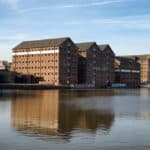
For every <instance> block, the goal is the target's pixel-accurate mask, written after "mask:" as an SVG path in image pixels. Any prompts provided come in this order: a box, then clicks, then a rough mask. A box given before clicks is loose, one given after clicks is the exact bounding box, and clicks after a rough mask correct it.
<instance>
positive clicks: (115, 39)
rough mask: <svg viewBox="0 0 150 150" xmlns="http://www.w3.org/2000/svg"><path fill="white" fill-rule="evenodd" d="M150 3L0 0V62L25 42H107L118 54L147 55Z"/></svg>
mask: <svg viewBox="0 0 150 150" xmlns="http://www.w3.org/2000/svg"><path fill="white" fill-rule="evenodd" d="M149 8H150V0H26V1H25V0H0V59H5V60H11V50H12V48H13V47H14V46H15V45H16V44H18V43H20V42H21V41H24V40H33V39H45V38H46V39H47V38H54V37H68V36H69V37H71V38H72V39H73V40H74V41H75V42H84V41H96V42H97V43H100V44H103V43H109V44H110V45H111V47H112V49H113V50H114V51H115V53H116V54H117V55H124V54H125V55H127V54H148V53H150V9H149Z"/></svg>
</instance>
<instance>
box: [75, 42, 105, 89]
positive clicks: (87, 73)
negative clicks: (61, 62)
mask: <svg viewBox="0 0 150 150" xmlns="http://www.w3.org/2000/svg"><path fill="white" fill-rule="evenodd" d="M76 45H77V46H78V48H79V57H78V58H79V60H78V81H79V84H87V85H93V86H102V85H103V82H104V81H103V78H102V70H101V68H102V66H103V61H102V60H103V59H102V51H101V50H100V49H99V47H98V45H97V44H96V43H95V42H86V43H77V44H76Z"/></svg>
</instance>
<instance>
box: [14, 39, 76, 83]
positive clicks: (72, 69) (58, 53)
mask: <svg viewBox="0 0 150 150" xmlns="http://www.w3.org/2000/svg"><path fill="white" fill-rule="evenodd" d="M12 55H13V66H12V68H13V71H14V72H17V73H21V74H27V75H33V76H34V77H38V78H41V81H40V83H42V84H52V85H66V84H68V85H69V84H77V82H78V76H77V73H78V72H77V71H78V66H77V64H78V62H77V61H78V48H77V47H76V45H75V44H74V43H73V41H72V40H71V39H70V38H57V39H46V40H36V41H25V42H22V43H20V44H19V45H17V46H16V47H15V48H13V53H12Z"/></svg>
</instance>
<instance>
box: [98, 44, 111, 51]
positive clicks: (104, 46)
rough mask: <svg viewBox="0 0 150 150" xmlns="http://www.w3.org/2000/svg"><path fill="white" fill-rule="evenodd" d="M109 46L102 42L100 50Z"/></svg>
mask: <svg viewBox="0 0 150 150" xmlns="http://www.w3.org/2000/svg"><path fill="white" fill-rule="evenodd" d="M108 46H109V44H102V45H99V48H100V50H102V51H104V50H105V49H106V48H107V47H108Z"/></svg>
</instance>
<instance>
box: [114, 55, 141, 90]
mask: <svg viewBox="0 0 150 150" xmlns="http://www.w3.org/2000/svg"><path fill="white" fill-rule="evenodd" d="M115 76H116V77H115V78H116V79H115V82H116V83H124V84H126V85H127V86H128V87H138V86H139V85H140V64H139V63H138V62H137V60H135V59H131V58H124V57H116V58H115Z"/></svg>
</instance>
